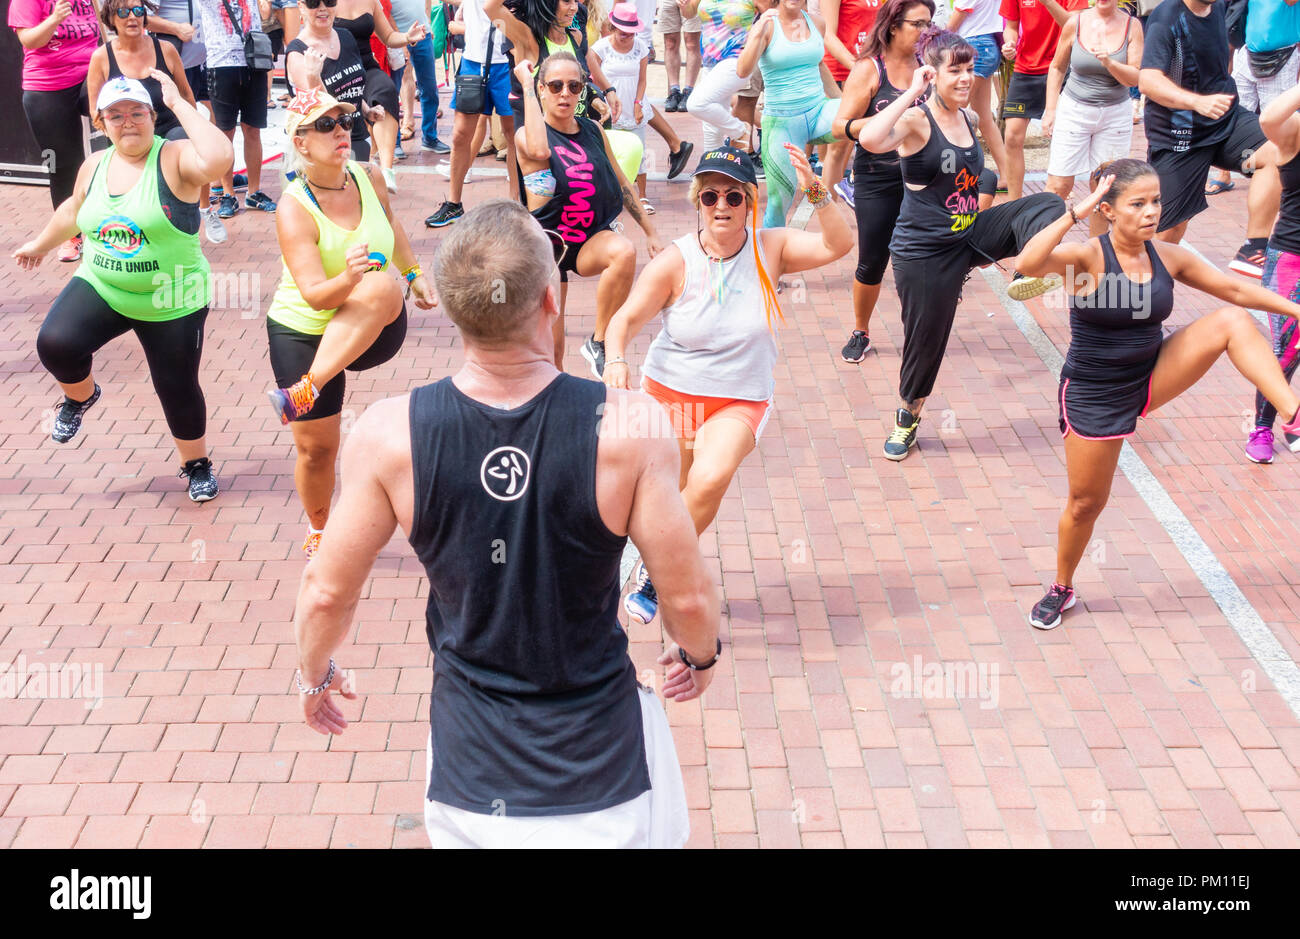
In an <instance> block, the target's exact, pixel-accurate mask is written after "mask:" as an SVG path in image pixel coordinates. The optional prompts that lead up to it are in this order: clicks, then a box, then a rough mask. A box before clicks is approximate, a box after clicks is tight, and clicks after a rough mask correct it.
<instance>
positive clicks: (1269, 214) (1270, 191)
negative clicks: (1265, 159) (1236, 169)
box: [1246, 144, 1282, 238]
mask: <svg viewBox="0 0 1300 939" xmlns="http://www.w3.org/2000/svg"><path fill="white" fill-rule="evenodd" d="M1270 146H1271V144H1270ZM1261 152H1262V151H1261ZM1281 203H1282V177H1281V176H1279V175H1278V171H1277V167H1276V166H1265V167H1262V168H1260V169H1257V170H1255V175H1254V176H1252V177H1251V178H1250V188H1249V189H1248V190H1246V213H1247V218H1246V237H1247V238H1267V237H1268V236H1269V235H1270V234H1272V232H1273V223H1274V222H1276V221H1277V213H1278V208H1279V207H1280V206H1281Z"/></svg>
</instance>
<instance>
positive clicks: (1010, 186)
mask: <svg viewBox="0 0 1300 939" xmlns="http://www.w3.org/2000/svg"><path fill="white" fill-rule="evenodd" d="M1028 129H1029V121H1027V120H1026V119H1025V118H1023V117H1009V118H1007V136H1006V140H1005V141H1004V142H1005V143H1006V145H1007V166H1006V169H1005V170H1004V171H1003V178H1004V179H1006V181H1007V198H1009V199H1010V200H1011V201H1013V202H1014V201H1015V200H1016V199H1019V198H1020V197H1021V196H1022V195H1023V194H1024V189H1025V133H1026V132H1027V131H1028ZM998 168H999V169H1002V167H1000V166H999V167H998Z"/></svg>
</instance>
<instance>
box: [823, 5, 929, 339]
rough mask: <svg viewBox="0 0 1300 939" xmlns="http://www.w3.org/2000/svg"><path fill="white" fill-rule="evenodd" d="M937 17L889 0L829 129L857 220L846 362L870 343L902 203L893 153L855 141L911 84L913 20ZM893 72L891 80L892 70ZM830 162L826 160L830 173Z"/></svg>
mask: <svg viewBox="0 0 1300 939" xmlns="http://www.w3.org/2000/svg"><path fill="white" fill-rule="evenodd" d="M933 16H934V3H933V2H932V0H888V2H887V3H885V5H884V6H883V7H881V8H880V12H879V13H877V14H876V23H875V26H874V27H873V28H872V31H871V37H870V38H869V39H868V40H867V43H866V45H865V46H864V47H863V48H862V50H861V51H860V52H859V53H858V60H857V62H855V63H854V65H853V69H852V71H850V72H849V77H848V78H847V79H845V81H844V95H843V97H841V98H840V110H839V112H838V113H837V114H836V115H835V122H834V124H832V125H831V131H832V133H834V134H835V136H836V137H840V138H847V139H848V140H852V141H854V146H853V213H854V215H856V216H857V220H858V266H857V269H856V270H855V271H854V272H853V332H852V333H851V334H850V335H849V341H848V344H847V345H845V346H844V348H843V349H842V350H841V352H840V356H841V357H842V358H843V359H844V361H846V362H861V361H862V360H863V359H864V358H865V357H866V354H867V352H868V351H869V350H870V349H871V337H870V332H871V314H872V313H873V312H875V309H876V303H877V301H878V300H879V299H880V282H881V281H882V280H884V278H885V266H886V265H887V264H888V263H889V239H890V238H892V237H893V235H894V222H896V221H897V220H898V210H899V208H900V207H901V206H902V204H903V174H902V171H901V170H900V169H899V167H898V151H897V150H891V151H889V152H887V153H872V152H871V151H870V150H864V149H863V148H862V147H861V146H860V145H859V144H858V143H857V132H858V131H859V130H861V129H862V127H863V125H864V124H865V123H866V118H869V117H871V116H872V115H875V114H879V113H880V112H881V111H883V110H884V109H885V108H887V107H889V105H890V104H892V103H893V102H894V101H895V100H896V99H897V98H898V97H899V96H900V95H902V94H903V93H904V89H906V88H907V87H908V85H910V84H911V83H912V75H913V74H914V73H915V72H916V69H917V67H918V63H917V60H916V41H917V39H919V38H920V36H921V32H922V29H924V27H921V28H918V27H917V26H916V25H915V24H917V23H925V22H928V21H929V20H930V19H931V18H932V17H933ZM891 74H892V75H893V76H894V80H893V81H891V80H890V78H889V76H890V75H891ZM834 170H835V167H834V166H831V165H830V164H829V163H828V170H827V178H828V179H833V178H834Z"/></svg>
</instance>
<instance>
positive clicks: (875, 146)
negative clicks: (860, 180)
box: [854, 65, 936, 156]
mask: <svg viewBox="0 0 1300 939" xmlns="http://www.w3.org/2000/svg"><path fill="white" fill-rule="evenodd" d="M935 75H936V72H935V70H934V68H933V67H932V66H929V65H922V66H921V67H920V68H918V69H917V70H916V71H915V72H913V73H912V84H910V85H909V86H908V87H907V90H906V91H905V92H903V93H902V94H901V95H899V96H898V97H897V98H895V99H894V100H893V101H891V102H890V103H889V107H887V108H885V110H883V111H881V112H880V113H879V114H876V115H874V116H873V117H871V118H870V119H868V121H867V122H866V123H865V124H862V125H860V126H861V127H862V129H861V130H860V131H858V143H859V144H861V145H862V149H863V150H870V151H871V152H872V153H888V152H890V151H891V150H898V151H899V152H900V153H902V152H903V151H904V150H906V151H907V153H905V154H904V155H905V156H906V155H910V154H911V153H913V152H915V151H916V150H918V149H920V148H921V147H923V146H925V140H924V139H923V138H922V129H923V128H925V118H924V115H923V114H921V112H920V110H916V111H913V110H912V105H913V104H914V103H915V102H916V99H917V98H919V97H921V93H922V92H923V91H925V89H926V87H928V86H929V84H930V82H932V81H934V79H935ZM857 126H859V125H858V124H856V123H855V124H854V127H857Z"/></svg>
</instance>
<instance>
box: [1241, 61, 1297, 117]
mask: <svg viewBox="0 0 1300 939" xmlns="http://www.w3.org/2000/svg"><path fill="white" fill-rule="evenodd" d="M1298 71H1300V55H1297V54H1296V52H1295V51H1294V50H1293V51H1292V52H1291V57H1290V58H1289V59H1287V60H1286V65H1283V66H1282V69H1281V71H1279V72H1278V73H1277V74H1276V75H1274V76H1273V77H1271V78H1256V77H1255V75H1254V73H1253V72H1252V71H1251V70H1250V58H1249V57H1248V56H1247V55H1246V48H1245V47H1244V46H1243V47H1242V48H1240V49H1238V50H1237V54H1236V55H1234V56H1233V57H1232V80H1233V81H1235V82H1236V83H1237V98H1238V103H1239V104H1240V105H1241V106H1242V107H1243V108H1245V109H1246V110H1247V111H1256V110H1258V111H1260V112H1261V113H1262V112H1263V110H1264V109H1265V108H1266V107H1268V106H1269V105H1270V104H1272V103H1273V99H1274V98H1277V97H1278V96H1279V95H1281V94H1282V92H1284V91H1288V90H1290V89H1291V88H1294V87H1295V84H1296V77H1297V74H1296V73H1297V72H1298Z"/></svg>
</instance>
